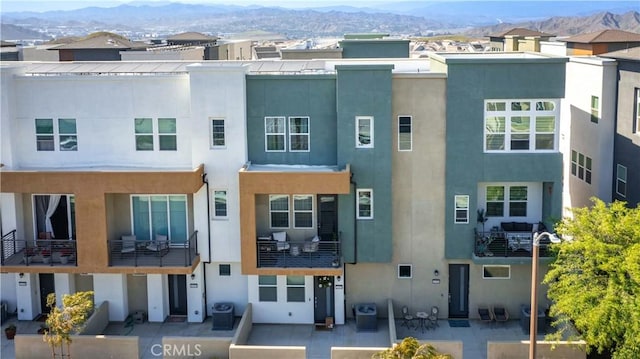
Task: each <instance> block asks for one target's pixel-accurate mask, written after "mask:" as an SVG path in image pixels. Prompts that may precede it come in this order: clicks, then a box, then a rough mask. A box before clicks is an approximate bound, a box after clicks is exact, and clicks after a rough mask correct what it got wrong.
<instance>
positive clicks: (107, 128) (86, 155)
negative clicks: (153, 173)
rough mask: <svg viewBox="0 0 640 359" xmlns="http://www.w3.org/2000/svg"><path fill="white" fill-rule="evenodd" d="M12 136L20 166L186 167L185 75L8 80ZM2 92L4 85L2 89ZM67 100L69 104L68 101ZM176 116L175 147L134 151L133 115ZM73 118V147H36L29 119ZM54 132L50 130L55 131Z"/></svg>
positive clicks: (188, 129)
mask: <svg viewBox="0 0 640 359" xmlns="http://www.w3.org/2000/svg"><path fill="white" fill-rule="evenodd" d="M14 82H15V86H14V89H13V90H14V91H15V92H16V94H20V95H19V96H16V98H15V101H14V103H13V108H14V117H13V118H12V120H13V127H12V133H11V135H12V137H14V138H20V139H21V140H20V141H18V142H16V143H13V151H14V158H15V160H16V162H17V163H18V164H19V166H21V167H36V168H37V167H59V166H64V167H67V168H69V167H74V166H77V167H87V166H118V167H121V166H143V167H158V168H167V167H168V168H174V167H180V168H190V167H191V164H192V162H191V151H192V148H191V136H192V128H191V127H190V107H189V81H188V77H187V75H182V74H176V75H154V76H125V75H123V76H118V75H112V76H77V75H76V76H74V75H63V76H51V77H40V76H36V77H29V76H24V77H19V78H16V79H15V80H14ZM3 92H4V91H3ZM70 101H73V106H71V107H70V106H69V105H68V104H69V102H70ZM141 117H146V118H153V119H154V133H155V134H156V135H157V131H158V128H157V118H176V126H177V130H176V131H177V136H178V141H177V147H178V149H177V151H159V149H158V139H157V136H156V138H155V140H154V150H153V151H136V147H135V134H134V119H135V118H141ZM36 118H51V119H54V128H56V132H57V119H59V118H75V119H76V129H77V134H78V151H59V148H58V140H57V139H56V150H55V151H37V150H36V141H35V138H36V137H35V136H36V135H35V119H36ZM56 132H54V133H56Z"/></svg>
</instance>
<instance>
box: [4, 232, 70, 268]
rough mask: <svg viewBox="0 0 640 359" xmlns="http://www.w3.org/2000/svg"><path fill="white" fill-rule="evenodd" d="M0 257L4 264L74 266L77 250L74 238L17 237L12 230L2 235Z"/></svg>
mask: <svg viewBox="0 0 640 359" xmlns="http://www.w3.org/2000/svg"><path fill="white" fill-rule="evenodd" d="M0 248H1V250H2V254H1V258H2V265H5V266H12V265H16V266H20V265H24V266H75V265H77V258H78V252H77V247H76V241H75V240H69V239H37V240H26V239H17V238H16V231H15V230H13V231H11V232H9V233H7V234H5V235H3V236H2V246H0Z"/></svg>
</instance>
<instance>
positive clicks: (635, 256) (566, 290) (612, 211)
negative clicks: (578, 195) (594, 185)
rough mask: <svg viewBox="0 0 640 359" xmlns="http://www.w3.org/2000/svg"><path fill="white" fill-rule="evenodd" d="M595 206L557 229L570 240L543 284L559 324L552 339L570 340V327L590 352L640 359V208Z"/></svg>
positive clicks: (560, 249) (596, 202) (619, 358)
mask: <svg viewBox="0 0 640 359" xmlns="http://www.w3.org/2000/svg"><path fill="white" fill-rule="evenodd" d="M592 201H593V206H592V207H591V208H574V209H573V210H572V211H573V218H572V219H570V218H565V219H564V220H562V221H561V222H560V224H559V225H558V226H557V227H556V230H557V231H558V232H559V233H560V234H561V236H563V238H566V239H568V240H566V241H564V242H563V243H562V244H560V245H558V246H557V249H558V253H557V257H556V260H555V262H554V263H552V264H551V265H550V270H549V271H548V273H547V275H546V277H545V279H544V282H545V283H547V284H548V285H549V290H548V293H547V295H548V297H549V299H551V300H552V305H551V308H550V314H551V316H554V317H556V318H558V319H557V320H556V322H555V323H554V324H555V325H556V327H557V328H558V330H557V331H556V333H555V334H554V335H553V337H555V339H559V338H562V337H565V336H567V334H570V333H568V332H567V330H568V328H570V326H569V325H568V324H569V323H571V324H573V325H574V326H575V328H576V329H577V330H578V332H579V336H580V337H581V338H582V339H584V340H585V342H586V343H587V345H588V347H589V349H595V350H597V351H598V352H599V353H602V352H603V351H605V350H608V351H610V352H612V353H613V358H614V359H622V358H640V207H637V208H627V207H626V206H625V203H624V202H614V203H612V204H609V205H607V204H605V203H604V202H602V201H601V200H598V199H595V198H594V199H592ZM568 336H569V337H571V336H570V335H568Z"/></svg>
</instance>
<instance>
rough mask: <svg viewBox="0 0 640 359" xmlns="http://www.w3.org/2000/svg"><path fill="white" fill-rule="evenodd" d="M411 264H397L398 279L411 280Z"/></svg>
mask: <svg viewBox="0 0 640 359" xmlns="http://www.w3.org/2000/svg"><path fill="white" fill-rule="evenodd" d="M412 269H413V266H412V265H411V264H398V279H411V278H412V277H413V273H412V272H413V271H412Z"/></svg>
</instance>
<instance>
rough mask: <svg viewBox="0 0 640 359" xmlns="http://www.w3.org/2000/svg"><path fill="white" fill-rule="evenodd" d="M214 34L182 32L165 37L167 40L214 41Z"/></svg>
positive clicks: (215, 38)
mask: <svg viewBox="0 0 640 359" xmlns="http://www.w3.org/2000/svg"><path fill="white" fill-rule="evenodd" d="M217 39H218V38H217V37H215V36H209V35H205V34H202V33H199V32H183V33H181V34H176V35H173V36H170V37H168V38H167V41H215V40H217Z"/></svg>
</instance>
